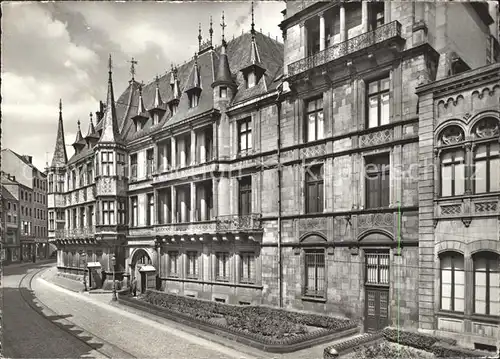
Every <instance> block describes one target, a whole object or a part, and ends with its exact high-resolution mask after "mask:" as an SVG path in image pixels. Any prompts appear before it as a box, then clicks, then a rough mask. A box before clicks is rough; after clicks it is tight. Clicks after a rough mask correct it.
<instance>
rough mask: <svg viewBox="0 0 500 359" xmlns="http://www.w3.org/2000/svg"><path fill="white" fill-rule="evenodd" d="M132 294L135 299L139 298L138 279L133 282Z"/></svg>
mask: <svg viewBox="0 0 500 359" xmlns="http://www.w3.org/2000/svg"><path fill="white" fill-rule="evenodd" d="M132 294H133V295H134V297H135V296H137V278H134V279H133V280H132Z"/></svg>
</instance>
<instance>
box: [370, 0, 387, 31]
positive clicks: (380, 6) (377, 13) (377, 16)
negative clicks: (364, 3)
mask: <svg viewBox="0 0 500 359" xmlns="http://www.w3.org/2000/svg"><path fill="white" fill-rule="evenodd" d="M368 14H369V15H368V25H369V27H370V31H373V30H375V29H377V28H379V27H380V26H382V25H384V21H385V19H384V3H383V2H381V3H379V2H371V3H368Z"/></svg>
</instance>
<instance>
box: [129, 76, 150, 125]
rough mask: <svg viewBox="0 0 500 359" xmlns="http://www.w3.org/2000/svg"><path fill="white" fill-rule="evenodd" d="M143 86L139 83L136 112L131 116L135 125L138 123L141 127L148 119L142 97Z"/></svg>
mask: <svg viewBox="0 0 500 359" xmlns="http://www.w3.org/2000/svg"><path fill="white" fill-rule="evenodd" d="M143 86H144V84H143V83H141V84H140V85H139V104H138V105H137V113H136V114H135V115H134V116H133V117H132V120H133V121H134V123H135V125H136V126H137V124H138V123H140V125H141V127H139V128H142V126H143V125H144V123H146V121H147V120H148V116H147V114H146V107H145V106H144V100H143V98H142V87H143Z"/></svg>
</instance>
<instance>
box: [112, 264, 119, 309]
mask: <svg viewBox="0 0 500 359" xmlns="http://www.w3.org/2000/svg"><path fill="white" fill-rule="evenodd" d="M111 264H112V265H113V296H112V297H111V300H112V301H113V302H116V301H117V300H118V298H117V296H116V280H115V275H116V272H115V264H116V258H115V255H114V254H113V257H112V258H111Z"/></svg>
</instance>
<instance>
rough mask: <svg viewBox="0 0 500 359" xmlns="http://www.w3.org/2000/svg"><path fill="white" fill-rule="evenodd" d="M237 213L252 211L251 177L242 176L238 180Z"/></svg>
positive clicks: (242, 213)
mask: <svg viewBox="0 0 500 359" xmlns="http://www.w3.org/2000/svg"><path fill="white" fill-rule="evenodd" d="M238 207H239V208H238V209H239V215H240V216H243V215H247V214H250V213H252V177H251V176H247V177H242V178H240V180H239V206H238Z"/></svg>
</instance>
